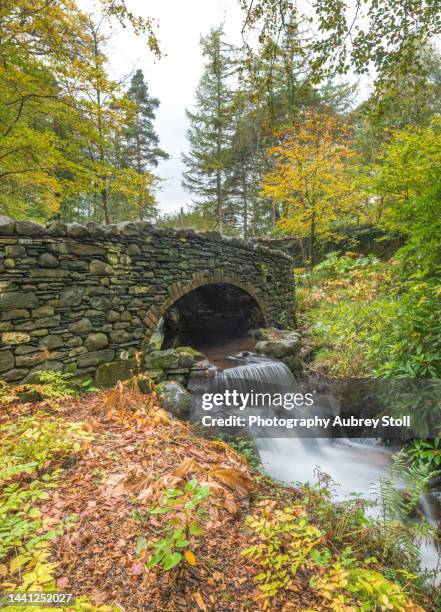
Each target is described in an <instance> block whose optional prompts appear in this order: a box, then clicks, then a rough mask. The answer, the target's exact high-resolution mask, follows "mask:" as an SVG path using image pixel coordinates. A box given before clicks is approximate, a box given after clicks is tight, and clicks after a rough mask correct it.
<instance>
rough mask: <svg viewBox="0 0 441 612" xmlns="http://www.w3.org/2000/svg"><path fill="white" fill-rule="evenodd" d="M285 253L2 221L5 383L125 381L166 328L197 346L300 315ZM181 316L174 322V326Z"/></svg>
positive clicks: (203, 236) (209, 235)
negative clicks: (63, 376) (213, 335)
mask: <svg viewBox="0 0 441 612" xmlns="http://www.w3.org/2000/svg"><path fill="white" fill-rule="evenodd" d="M293 307H294V304H293V271H292V261H291V259H290V258H289V257H288V256H287V255H285V254H284V253H282V252H280V251H274V250H271V249H269V248H267V247H265V246H261V245H258V244H255V243H250V242H245V241H243V240H241V239H237V238H226V237H223V236H221V235H220V234H219V233H216V232H206V233H196V232H194V231H192V230H188V229H182V230H174V229H169V228H162V227H158V226H152V225H151V224H149V223H147V222H125V223H119V224H116V225H95V224H88V225H87V226H86V225H80V224H76V223H72V224H63V223H59V222H53V223H50V224H48V225H46V226H42V225H39V224H37V223H34V222H32V221H14V220H12V219H10V218H8V217H0V338H1V342H0V379H2V380H6V381H8V382H19V381H26V380H29V379H30V378H31V377H32V373H33V372H35V371H37V370H42V369H51V370H59V371H61V370H63V371H65V372H70V373H72V374H74V375H75V376H83V375H88V376H90V375H95V376H96V380H97V382H98V383H99V382H100V372H102V371H103V368H105V369H106V379H107V380H108V379H109V372H110V373H111V376H112V377H113V378H115V380H116V379H118V378H121V377H124V375H126V374H128V368H129V364H130V363H131V362H130V359H131V358H133V356H134V354H135V353H136V352H138V351H139V350H142V347H143V346H145V344H146V343H147V342H148V340H149V337H150V335H151V334H152V333H153V331H154V329H155V327H156V325H157V323H158V321H159V320H160V318H161V317H164V319H165V321H166V324H167V320H169V324H170V325H169V326H170V329H172V328H173V325H176V317H177V318H178V319H179V326H180V329H181V332H182V331H183V332H184V333H185V334H187V335H188V334H190V335H191V333H196V334H197V333H205V332H217V333H220V334H221V335H223V336H225V335H227V334H230V333H231V334H237V333H243V332H245V331H246V330H247V329H249V328H250V327H256V326H265V325H274V324H277V323H278V322H279V321H280V320H281V319H283V318H284V317H286V315H288V316H292V315H293ZM172 314H173V316H172Z"/></svg>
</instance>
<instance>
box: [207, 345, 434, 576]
mask: <svg viewBox="0 0 441 612" xmlns="http://www.w3.org/2000/svg"><path fill="white" fill-rule="evenodd" d="M241 361H242V362H243V361H244V359H241ZM246 362H247V363H246V364H245V365H239V366H237V367H233V368H228V369H226V370H224V371H223V372H218V374H217V377H218V380H219V384H220V386H224V387H227V388H230V389H236V390H237V391H239V392H244V393H246V392H247V391H250V390H251V389H252V385H253V384H260V385H265V384H268V385H271V389H272V390H273V391H274V390H277V389H280V392H281V393H286V392H296V391H298V385H297V382H296V380H295V378H294V377H293V375H292V373H291V372H290V371H289V370H288V368H287V367H286V366H285V365H284V364H283V363H280V362H276V361H271V360H268V359H265V358H262V357H258V356H256V355H253V354H247V357H246ZM255 442H256V446H257V448H258V451H259V455H260V458H261V461H262V465H263V467H264V469H265V471H266V472H267V473H268V474H270V475H271V476H272V477H273V478H275V479H277V480H280V481H283V482H285V483H288V484H296V483H305V482H308V481H309V482H313V481H314V480H315V476H314V472H315V470H316V468H319V469H320V470H321V471H322V472H324V473H326V474H328V475H329V476H331V478H332V480H333V481H334V482H335V483H336V485H337V487H336V490H335V497H336V498H337V499H342V498H347V497H348V496H350V495H358V496H361V497H363V498H364V499H372V500H373V501H375V497H376V494H375V490H377V488H378V484H379V481H380V479H381V478H382V477H385V476H386V475H387V472H386V470H387V468H388V466H390V465H391V463H392V456H391V455H392V452H391V451H390V450H388V449H386V448H384V447H381V446H379V445H378V444H376V443H375V442H373V441H372V440H365V441H363V442H360V441H355V440H350V439H347V438H342V439H331V438H323V437H317V438H295V437H290V438H256V439H255ZM369 442H370V443H369ZM420 507H421V510H422V513H423V514H424V516H425V517H426V519H427V520H428V521H429V522H430V523H431V524H432V525H433V526H436V524H437V518H436V516H435V513H434V512H433V507H432V506H431V504H430V503H429V500H428V498H427V497H423V498H422V499H421V501H420ZM374 514H375V511H374ZM421 557H422V559H421V567H422V568H424V569H427V570H433V569H435V568H436V567H437V561H438V552H437V550H436V547H435V546H434V544H433V543H431V542H429V543H425V544H424V543H423V544H422V546H421ZM439 580H441V576H440V577H439V578H437V582H438V581H439Z"/></svg>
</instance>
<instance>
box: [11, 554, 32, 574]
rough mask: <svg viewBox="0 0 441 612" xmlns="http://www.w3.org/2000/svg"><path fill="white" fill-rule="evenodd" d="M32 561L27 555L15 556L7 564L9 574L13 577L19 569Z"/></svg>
mask: <svg viewBox="0 0 441 612" xmlns="http://www.w3.org/2000/svg"><path fill="white" fill-rule="evenodd" d="M29 561H32V557H31V556H29V555H17V557H14V558H13V559H11V561H10V562H9V573H10V574H11V575H14V574H15V573H16V572H17V571H18V570H19V569H22V568H23V567H24V566H25V565H27V564H28V563H29Z"/></svg>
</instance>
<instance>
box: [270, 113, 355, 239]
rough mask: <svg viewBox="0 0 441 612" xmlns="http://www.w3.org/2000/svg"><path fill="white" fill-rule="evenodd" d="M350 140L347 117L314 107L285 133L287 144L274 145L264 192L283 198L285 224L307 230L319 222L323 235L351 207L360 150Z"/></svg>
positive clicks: (296, 230) (285, 227) (275, 198)
mask: <svg viewBox="0 0 441 612" xmlns="http://www.w3.org/2000/svg"><path fill="white" fill-rule="evenodd" d="M348 142H349V139H348V129H347V127H346V126H345V125H344V124H343V123H342V122H341V121H340V122H339V121H338V120H337V119H336V118H334V117H331V116H328V115H323V114H319V113H309V114H308V115H307V117H306V120H303V121H302V122H301V123H298V124H297V125H295V126H294V128H293V129H291V130H289V131H287V132H286V133H285V134H284V139H283V144H282V145H281V146H278V147H274V148H272V149H270V150H269V153H270V155H272V157H273V160H274V161H273V164H274V165H273V168H272V170H270V171H269V172H268V173H267V174H266V175H265V176H264V177H263V180H262V184H261V193H262V195H263V196H264V197H267V198H270V199H271V200H273V201H274V202H278V203H281V204H283V214H282V218H281V221H280V222H279V226H280V227H281V228H282V229H283V230H285V231H289V232H294V233H297V234H299V235H307V234H308V233H309V231H310V229H311V223H312V222H314V224H315V227H314V231H315V233H316V235H320V236H321V235H323V234H324V232H326V231H327V229H328V228H329V224H330V223H331V221H333V220H334V219H336V218H337V217H338V215H341V214H342V213H347V212H350V210H351V207H352V206H353V205H354V204H355V201H356V199H357V196H356V194H355V191H354V186H353V182H352V178H351V170H352V164H353V161H354V157H355V153H354V151H353V150H352V149H351V148H350V146H349V144H348Z"/></svg>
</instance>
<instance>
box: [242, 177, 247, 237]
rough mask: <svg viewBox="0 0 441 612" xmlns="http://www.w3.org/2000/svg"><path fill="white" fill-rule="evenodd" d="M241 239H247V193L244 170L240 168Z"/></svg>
mask: <svg viewBox="0 0 441 612" xmlns="http://www.w3.org/2000/svg"><path fill="white" fill-rule="evenodd" d="M242 198H243V237H244V239H245V240H246V239H247V238H248V192H247V177H246V171H245V168H244V167H243V166H242Z"/></svg>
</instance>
